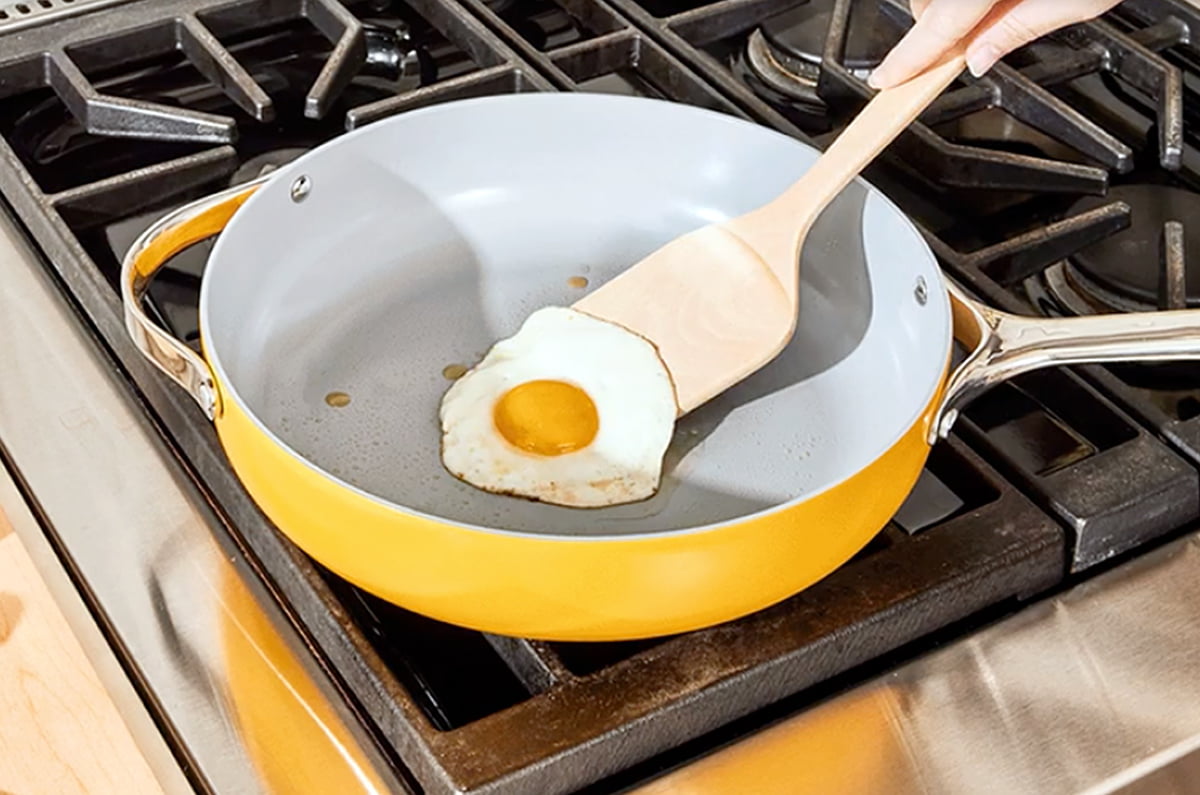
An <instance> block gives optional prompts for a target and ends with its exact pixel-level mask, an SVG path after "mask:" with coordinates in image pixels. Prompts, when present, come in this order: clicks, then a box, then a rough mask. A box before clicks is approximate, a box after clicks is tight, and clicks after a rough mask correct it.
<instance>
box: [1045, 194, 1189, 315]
mask: <svg viewBox="0 0 1200 795" xmlns="http://www.w3.org/2000/svg"><path fill="white" fill-rule="evenodd" d="M1113 201H1121V202H1125V203H1126V204H1128V205H1129V207H1130V209H1131V210H1132V213H1131V219H1132V220H1131V224H1130V227H1129V228H1128V229H1126V230H1125V231H1123V232H1120V233H1118V234H1116V235H1113V236H1112V237H1109V238H1107V239H1105V240H1102V241H1100V242H1098V243H1095V244H1093V245H1091V246H1089V247H1087V248H1085V249H1083V250H1082V251H1080V252H1079V253H1078V254H1076V255H1075V256H1074V257H1072V258H1071V260H1070V261H1069V262H1067V263H1065V264H1063V265H1062V266H1059V267H1056V268H1055V271H1056V272H1055V273H1050V272H1048V273H1047V284H1048V286H1049V287H1050V289H1051V290H1052V291H1053V292H1056V293H1062V292H1063V290H1062V288H1063V287H1065V286H1068V285H1069V287H1070V288H1072V290H1073V291H1074V292H1075V293H1077V294H1078V295H1076V296H1069V295H1066V294H1064V295H1059V296H1057V297H1059V298H1060V299H1061V298H1063V297H1064V296H1065V297H1066V298H1067V300H1066V301H1064V303H1066V304H1068V307H1069V308H1071V311H1073V312H1077V311H1078V307H1071V306H1070V305H1071V304H1072V303H1078V299H1079V298H1083V299H1085V300H1087V301H1088V302H1089V303H1090V304H1093V305H1096V306H1097V309H1098V310H1099V311H1121V312H1129V311H1146V310H1153V309H1157V308H1159V307H1160V306H1161V300H1160V295H1162V294H1163V289H1164V284H1163V281H1164V278H1165V277H1164V273H1163V266H1162V257H1163V253H1162V246H1163V230H1164V229H1165V228H1166V225H1167V224H1168V223H1171V222H1179V223H1182V224H1183V252H1184V254H1185V256H1186V252H1188V251H1200V236H1198V235H1200V228H1198V227H1196V225H1195V224H1192V223H1187V222H1189V221H1191V220H1192V219H1195V218H1200V195H1197V194H1195V193H1191V192H1189V191H1185V190H1181V189H1179V188H1173V187H1169V186H1165V185H1151V184H1140V185H1121V186H1119V187H1116V188H1113V189H1112V190H1111V191H1110V192H1109V194H1108V196H1105V197H1088V198H1086V199H1082V200H1080V201H1079V202H1077V203H1076V204H1075V205H1074V206H1073V207H1072V209H1071V212H1072V213H1077V212H1085V211H1087V210H1091V209H1095V208H1097V207H1100V206H1101V205H1104V204H1108V203H1110V202H1113ZM1056 286H1057V287H1058V288H1059V289H1057V290H1056V289H1055V287H1056ZM1182 287H1183V294H1184V296H1185V298H1186V304H1187V305H1188V306H1200V269H1196V268H1192V269H1190V270H1189V269H1188V268H1187V267H1186V264H1185V267H1184V284H1183V285H1182Z"/></svg>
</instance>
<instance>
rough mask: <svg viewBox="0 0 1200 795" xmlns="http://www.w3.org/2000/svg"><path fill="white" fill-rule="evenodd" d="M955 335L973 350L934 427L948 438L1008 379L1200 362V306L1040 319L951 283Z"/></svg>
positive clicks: (935, 434) (935, 433) (957, 374)
mask: <svg viewBox="0 0 1200 795" xmlns="http://www.w3.org/2000/svg"><path fill="white" fill-rule="evenodd" d="M948 290H949V292H950V302H951V309H952V311H953V313H954V329H955V336H956V337H957V338H958V339H959V341H960V342H962V343H964V344H965V345H966V346H967V347H968V348H969V349H970V351H971V353H970V354H969V355H968V356H967V358H966V359H965V360H964V361H963V363H962V364H960V365H959V366H958V369H956V370H955V371H954V372H953V373H952V374H951V376H950V378H949V380H948V381H947V384H946V389H945V392H944V393H943V395H942V403H941V407H940V409H939V411H938V413H937V415H936V417H935V422H934V424H933V426H932V429H931V439H930V440H931V441H934V440H936V439H937V438H938V437H943V438H944V437H945V436H946V435H947V434H948V433H949V432H950V428H951V426H953V425H954V422H955V421H956V420H957V419H958V416H959V413H960V412H961V411H962V409H963V407H964V406H966V404H968V403H970V402H971V401H972V400H974V399H975V398H976V397H978V396H979V395H980V394H981V393H983V392H986V391H987V390H988V389H990V388H991V387H993V386H995V385H996V384H999V383H1001V382H1002V381H1007V380H1009V379H1011V378H1014V377H1016V376H1018V375H1021V374H1022V373H1027V372H1030V371H1032V370H1040V369H1042V368H1044V367H1058V366H1062V365H1072V364H1105V363H1108V362H1138V361H1142V362H1146V361H1159V362H1169V361H1186V360H1190V359H1196V360H1200V310H1188V309H1183V310H1174V311H1169V312H1133V313H1128V314H1113V315H1096V316H1094V317H1073V318H1041V317H1039V318H1032V317H1020V316H1018V315H1011V314H1009V313H1007V312H1000V311H998V310H995V309H991V308H990V307H986V306H983V305H982V304H979V303H977V302H975V301H972V300H971V299H970V298H967V297H966V296H965V295H964V294H963V293H962V292H961V291H960V290H959V289H958V288H957V287H955V286H954V285H948Z"/></svg>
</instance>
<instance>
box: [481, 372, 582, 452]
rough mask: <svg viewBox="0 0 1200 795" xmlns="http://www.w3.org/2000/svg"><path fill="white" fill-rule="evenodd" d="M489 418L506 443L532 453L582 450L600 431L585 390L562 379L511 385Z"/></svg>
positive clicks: (497, 402)
mask: <svg viewBox="0 0 1200 795" xmlns="http://www.w3.org/2000/svg"><path fill="white" fill-rule="evenodd" d="M492 417H493V421H494V422H495V423H496V430H498V431H499V432H500V435H501V436H503V437H504V438H505V439H506V440H507V441H508V443H509V444H511V445H512V446H514V447H516V448H518V449H520V450H524V451H525V452H527V453H534V454H535V455H544V456H556V455H564V454H566V453H573V452H575V451H576V450H582V449H583V448H585V447H587V446H588V445H589V444H591V443H592V440H593V439H595V438H596V432H597V431H599V430H600V415H599V414H598V413H597V412H596V404H595V403H593V402H592V399H591V398H590V397H588V394H587V392H584V391H583V390H582V389H580V388H579V387H577V386H575V385H574V384H567V383H564V382H562V381H528V382H526V383H524V384H521V385H520V386H516V387H513V388H512V389H510V390H509V391H508V392H506V393H505V394H504V395H503V396H502V397H501V398H500V399H499V400H498V401H496V406H495V408H494V409H493V411H492Z"/></svg>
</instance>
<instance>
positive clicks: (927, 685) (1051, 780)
mask: <svg viewBox="0 0 1200 795" xmlns="http://www.w3.org/2000/svg"><path fill="white" fill-rule="evenodd" d="M1198 605H1200V537H1197V536H1193V537H1189V538H1187V539H1184V540H1182V541H1177V542H1175V543H1173V544H1172V545H1170V546H1169V547H1166V548H1164V549H1162V550H1160V551H1158V552H1155V553H1152V554H1151V555H1149V556H1147V557H1146V558H1143V559H1141V560H1138V561H1135V562H1134V563H1131V564H1127V565H1126V566H1124V567H1121V568H1118V569H1116V570H1114V571H1112V572H1109V573H1108V574H1105V575H1103V576H1101V577H1100V578H1097V579H1096V580H1094V581H1092V582H1089V583H1087V584H1085V585H1082V586H1079V587H1077V588H1075V589H1074V590H1072V591H1069V592H1067V593H1066V594H1064V595H1062V596H1060V597H1057V598H1055V599H1053V600H1050V601H1047V602H1045V603H1043V604H1040V605H1038V606H1036V607H1033V608H1030V609H1028V610H1026V611H1024V612H1022V613H1020V614H1018V615H1017V616H1015V617H1013V618H1010V619H1007V620H1006V621H1004V622H1002V623H1000V624H997V625H995V626H993V627H991V628H989V629H986V630H983V631H981V632H979V633H978V634H976V635H974V636H973V637H971V638H969V639H967V640H965V641H963V642H961V643H958V644H955V645H953V646H950V647H948V648H946V649H944V650H942V651H939V652H936V653H934V654H931V655H929V656H927V657H924V658H921V659H918V660H916V661H914V662H912V663H910V664H908V665H907V666H905V667H903V668H901V669H899V670H898V671H896V672H895V673H893V674H889V675H887V676H884V677H881V678H880V679H878V680H876V681H875V682H873V683H871V684H869V685H866V686H863V687H862V688H860V689H858V690H855V691H852V692H850V693H847V694H845V695H843V696H840V697H838V698H836V699H834V700H833V701H830V702H828V703H826V704H824V705H822V706H820V707H818V708H815V709H813V710H811V711H809V712H807V713H804V714H801V715H798V716H797V717H794V718H791V719H789V720H787V721H784V722H783V723H780V724H778V725H776V726H774V727H772V728H770V729H768V730H766V731H764V732H762V733H760V734H759V735H757V736H754V737H751V738H749V739H747V740H744V741H742V742H740V743H738V744H736V745H733V746H730V747H729V748H727V749H725V750H723V751H719V752H717V753H715V754H713V755H712V756H710V757H708V758H706V759H703V760H701V761H700V762H698V763H697V764H695V765H693V766H691V767H687V768H684V769H681V770H679V771H677V772H675V773H672V774H669V775H667V776H665V777H663V778H661V779H659V780H658V781H655V782H652V783H651V784H649V785H647V786H645V787H643V788H642V789H641V790H639V792H640V793H641V794H642V795H660V793H668V792H669V793H689V794H690V793H709V792H756V793H762V794H764V795H769V793H773V792H779V793H784V792H787V793H796V792H833V791H837V792H842V793H889V795H902V794H903V793H910V792H913V793H916V792H920V793H943V792H944V793H959V792H988V793H1030V792H1039V793H1077V792H1095V793H1100V792H1112V791H1115V790H1117V789H1118V788H1121V787H1124V786H1126V785H1129V784H1131V783H1132V782H1134V781H1137V780H1138V779H1144V781H1149V780H1151V779H1153V780H1155V781H1159V782H1162V783H1164V785H1166V784H1171V782H1172V781H1174V782H1176V783H1178V781H1179V780H1180V777H1181V775H1183V774H1182V773H1181V772H1180V771H1182V766H1186V767H1188V769H1192V770H1194V769H1196V767H1197V760H1196V757H1195V754H1194V752H1195V751H1196V749H1197V748H1200V678H1198V677H1197V673H1198V672H1200V610H1198V609H1197V606H1198ZM1173 763H1174V764H1175V765H1177V766H1180V767H1178V768H1168V767H1167V766H1168V765H1172V764H1173ZM1159 768H1163V769H1162V770H1158V772H1155V771H1156V769H1159ZM1172 771H1174V772H1172ZM1152 774H1153V775H1152ZM1147 776H1149V777H1150V778H1144V777H1147ZM1171 786H1174V784H1171ZM1194 787H1195V781H1194V780H1193V781H1192V791H1195V790H1194ZM1137 791H1138V792H1144V791H1147V790H1145V789H1142V788H1139V789H1137ZM1168 791H1169V790H1168ZM1183 791H1186V788H1185V790H1183Z"/></svg>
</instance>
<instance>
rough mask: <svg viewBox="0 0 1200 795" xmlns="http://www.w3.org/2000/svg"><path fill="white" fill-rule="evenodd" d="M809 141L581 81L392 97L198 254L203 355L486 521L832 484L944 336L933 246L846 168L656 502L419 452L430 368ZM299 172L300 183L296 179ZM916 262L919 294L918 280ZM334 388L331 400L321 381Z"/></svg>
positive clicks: (737, 202) (416, 498)
mask: <svg viewBox="0 0 1200 795" xmlns="http://www.w3.org/2000/svg"><path fill="white" fill-rule="evenodd" d="M815 157H816V153H815V151H814V150H812V149H810V148H809V147H807V146H804V145H803V144H800V143H798V142H796V141H794V140H793V139H790V138H787V137H785V136H782V135H779V134H776V133H774V132H771V131H769V130H766V129H765V128H762V127H759V126H756V125H752V124H750V123H746V122H742V121H739V120H736V119H733V118H731V117H728V116H724V115H722V114H717V113H714V112H709V111H703V110H698V109H695V108H691V107H687V106H682V105H675V104H670V103H666V102H660V101H654V100H646V99H634V98H629V97H616V96H602V95H566V94H556V95H518V96H506V97H496V98H487V99H481V100H469V101H464V102H456V103H451V104H448V105H442V106H437V107H434V108H430V109H426V110H422V111H417V112H412V113H408V114H405V115H403V116H400V117H397V118H394V119H391V120H388V121H384V122H380V123H377V124H374V125H371V126H369V127H367V128H365V129H363V130H361V131H359V132H356V133H353V134H350V135H347V136H343V137H342V138H340V139H338V140H337V141H335V142H334V143H332V144H330V145H327V146H325V147H323V148H322V149H319V150H317V151H315V152H313V153H310V154H309V155H307V156H306V157H304V158H302V159H301V160H298V161H296V162H295V163H293V164H292V165H291V166H289V167H288V168H287V169H285V170H283V171H281V172H279V173H278V174H277V175H276V177H275V178H274V179H273V180H272V181H271V182H270V183H268V185H266V186H265V187H264V188H263V189H262V190H260V191H259V193H258V195H256V196H255V197H254V198H253V199H251V201H250V202H249V203H248V204H247V205H246V206H245V207H244V208H243V209H241V210H240V211H239V212H238V213H237V215H236V216H235V218H234V221H233V222H232V223H231V225H230V226H229V228H228V229H227V230H226V231H225V232H224V234H223V235H222V236H221V238H220V241H219V243H218V245H217V247H216V249H215V251H214V253H213V256H212V259H211V262H210V264H209V266H208V269H207V272H206V274H205V280H204V289H203V295H202V300H201V319H202V324H203V327H204V329H205V332H206V334H207V343H208V346H209V351H210V354H211V356H212V357H213V362H212V364H213V366H214V367H215V368H216V369H217V371H218V373H219V374H220V377H221V378H222V380H223V381H224V382H225V383H226V384H227V385H229V386H230V387H231V388H232V389H233V390H234V392H235V393H236V399H239V400H241V401H242V402H243V403H244V404H245V406H246V407H247V408H248V409H249V410H250V412H251V413H252V414H253V415H255V416H256V417H258V418H259V419H260V420H261V422H262V423H263V425H264V426H265V428H266V429H268V430H269V431H270V432H271V433H273V434H274V435H276V436H277V438H278V439H280V440H282V442H283V443H285V444H286V445H287V446H288V447H290V448H291V449H292V450H293V451H295V452H296V453H298V454H299V455H300V456H302V457H304V458H305V459H307V460H308V461H309V462H311V463H312V464H313V465H315V466H316V467H318V468H320V469H323V470H325V471H326V472H328V473H329V474H331V475H333V476H334V477H336V478H339V479H341V480H343V481H344V482H346V483H347V484H350V485H351V486H353V487H356V488H357V489H360V490H362V491H364V492H366V493H368V494H371V495H373V496H375V497H377V498H379V499H381V500H384V501H388V502H391V503H395V504H397V505H400V506H404V507H406V508H409V509H413V510H417V511H420V512H422V513H427V514H430V515H434V516H438V517H442V518H445V519H450V520H454V521H458V522H462V523H466V524H471V525H477V526H483V527H490V528H495V529H505V530H517V531H527V532H538V533H554V534H589V535H598V534H611V533H646V532H657V531H665V530H675V529H682V528H691V527H696V526H701V525H707V524H712V523H716V522H721V521H726V520H730V519H734V518H737V517H741V516H745V515H748V514H753V513H758V512H761V511H764V510H768V509H771V508H773V507H776V506H779V505H780V504H782V503H786V502H789V501H792V500H796V499H799V498H802V497H804V496H807V495H811V494H813V493H816V492H817V491H820V490H822V489H825V488H828V487H829V486H831V485H833V484H835V483H837V482H839V481H841V480H843V479H845V478H846V477H848V476H850V475H851V474H853V473H854V472H856V471H858V470H859V469H860V468H861V467H863V466H864V465H866V464H867V463H869V462H870V461H871V460H873V459H874V458H875V457H877V456H878V455H879V454H880V453H881V452H883V451H884V450H885V449H886V448H887V447H888V446H889V445H890V444H891V443H892V442H893V441H894V440H895V439H896V438H898V436H899V435H900V434H901V432H902V431H903V430H904V429H906V428H907V427H908V426H909V425H910V424H911V422H912V421H913V420H914V419H915V418H916V417H917V415H918V413H919V412H920V410H921V409H922V407H923V406H924V405H925V403H926V402H927V401H928V400H929V398H930V396H931V395H932V391H933V389H934V388H935V385H936V383H937V381H938V378H939V376H940V373H941V367H942V365H943V363H944V362H945V357H946V353H947V350H948V346H949V329H950V320H949V310H948V305H947V302H946V299H945V295H944V293H943V291H942V289H941V286H940V285H941V282H940V276H939V273H938V271H937V268H936V265H935V263H934V261H933V259H932V257H931V255H930V254H929V252H928V250H927V248H926V247H925V245H924V243H923V242H922V241H921V239H920V237H919V236H918V234H917V233H916V231H915V230H914V229H913V227H912V226H911V225H910V224H909V222H908V221H907V220H906V219H905V218H904V217H903V216H902V215H901V214H900V213H899V212H898V211H897V210H896V209H895V208H894V207H893V206H892V205H891V204H890V203H888V202H887V201H886V200H885V199H884V198H883V197H882V196H880V195H879V194H878V193H877V192H875V191H874V190H868V189H867V188H866V187H865V185H863V184H862V183H859V184H857V185H855V186H854V187H852V188H851V189H849V190H847V191H846V192H845V193H844V194H843V195H842V196H841V197H840V198H839V200H838V201H837V202H836V203H835V204H834V206H833V207H831V208H830V210H829V211H827V212H826V213H825V215H824V216H823V217H822V219H821V220H820V221H819V223H818V224H817V226H816V228H815V229H814V230H813V232H812V235H811V237H810V238H809V243H808V245H807V246H806V248H805V251H804V254H803V257H802V278H803V288H802V295H803V300H802V306H801V311H800V319H799V330H798V332H797V334H796V337H795V339H794V341H793V343H792V344H791V346H790V347H789V348H788V349H787V350H786V351H785V352H784V353H783V354H782V355H781V356H780V358H779V359H777V360H776V361H775V362H774V363H773V364H771V365H770V366H769V367H767V368H766V369H764V370H762V371H761V372H759V373H758V374H757V375H755V376H753V377H752V378H750V379H749V380H747V381H746V382H744V383H742V384H741V385H739V386H738V387H736V388H735V389H733V390H731V391H730V392H728V393H726V394H725V395H723V396H721V397H720V398H718V399H716V400H715V401H713V402H711V403H710V404H709V405H707V406H704V407H702V408H701V409H699V410H697V411H695V412H693V413H692V414H691V415H689V416H688V417H686V418H684V419H683V420H681V421H680V423H679V426H678V430H677V433H676V436H675V441H674V443H673V445H672V447H671V449H670V451H669V453H668V456H667V466H666V478H665V483H664V487H663V489H662V491H661V492H660V493H659V494H658V496H656V497H655V498H653V499H651V500H649V501H647V502H645V503H641V504H638V505H629V506H620V507H616V508H609V509H603V510H599V511H596V510H590V511H580V510H571V509H565V508H557V507H551V506H546V505H537V504H532V503H527V502H523V501H519V500H516V499H513V498H509V497H499V496H492V495H487V494H483V493H480V492H478V491H476V490H475V489H472V488H470V487H468V486H466V485H464V484H462V483H460V482H458V481H457V480H455V479H454V478H453V477H451V476H450V475H448V474H447V473H446V472H445V471H444V470H443V469H442V467H441V464H440V459H439V456H438V442H439V434H438V423H437V409H438V404H439V401H440V399H441V396H442V394H443V392H444V391H445V389H446V388H447V386H448V383H449V382H448V381H446V380H445V378H444V377H443V375H442V371H443V368H445V367H446V366H447V365H451V364H464V365H469V364H472V363H474V362H475V361H476V360H477V359H478V358H479V357H480V356H481V355H482V354H483V353H484V351H486V350H487V348H488V347H489V346H490V345H491V344H492V343H493V342H494V341H496V340H497V339H499V338H502V337H506V336H508V335H510V334H512V333H513V332H514V331H515V330H516V329H517V327H518V326H519V324H520V323H521V321H522V320H523V319H524V318H525V317H526V316H527V315H528V314H529V313H530V312H531V311H533V310H534V309H536V308H538V307H541V306H544V305H547V304H563V305H567V304H570V303H572V302H573V301H574V300H576V299H577V298H578V297H579V296H580V295H581V294H582V293H581V291H580V290H579V289H578V288H574V287H571V286H569V284H568V282H569V280H570V279H571V278H572V277H576V276H583V277H585V278H587V279H588V280H589V281H590V283H591V285H593V286H594V285H596V284H599V283H601V282H603V281H604V280H606V279H608V278H610V277H612V276H613V275H615V274H616V273H618V272H619V271H620V270H621V269H623V268H626V267H628V266H629V265H630V264H632V263H634V262H636V261H637V260H638V259H639V258H641V257H642V256H643V255H645V254H647V253H649V252H650V251H652V250H653V249H654V248H656V247H657V246H659V245H661V244H662V243H664V242H666V241H668V240H670V239H671V238H673V237H675V236H677V235H679V234H682V233H684V232H686V231H688V230H690V229H694V228H696V227H698V226H701V225H703V224H707V223H710V222H714V221H720V220H722V219H724V218H727V217H729V216H731V215H735V214H738V213H741V212H744V211H747V210H750V209H752V208H753V207H755V206H757V205H759V204H761V203H763V202H765V201H768V200H770V199H771V198H773V197H774V196H775V195H777V194H778V193H779V192H781V191H782V189H783V188H784V187H786V186H787V185H788V184H789V183H791V182H792V181H794V180H795V179H796V178H798V177H799V176H800V175H801V174H802V173H803V171H804V170H805V169H806V168H807V166H808V165H809V164H810V163H811V162H812V161H813V160H814V159H815ZM301 174H303V175H306V176H307V177H308V178H309V180H310V181H311V184H312V190H311V193H310V195H309V196H308V197H307V198H306V199H305V200H304V201H302V202H299V203H297V202H294V201H292V199H291V198H290V197H289V187H290V184H291V183H292V182H293V180H294V179H295V178H297V177H298V176H300V175H301ZM919 278H922V279H924V281H925V282H926V284H927V285H928V288H929V289H928V292H929V296H930V297H929V300H928V301H927V302H926V303H925V304H923V305H922V304H921V303H920V302H918V301H917V299H916V298H915V296H914V293H915V289H916V284H917V281H918V279H919ZM334 391H338V392H345V393H347V394H349V395H350V397H351V402H350V404H349V405H348V406H346V407H343V408H333V407H330V406H329V405H328V404H327V402H326V400H325V398H326V395H328V394H329V393H330V392H334Z"/></svg>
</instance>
